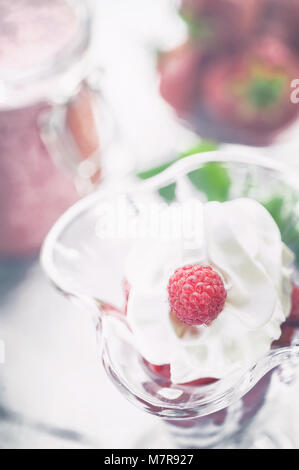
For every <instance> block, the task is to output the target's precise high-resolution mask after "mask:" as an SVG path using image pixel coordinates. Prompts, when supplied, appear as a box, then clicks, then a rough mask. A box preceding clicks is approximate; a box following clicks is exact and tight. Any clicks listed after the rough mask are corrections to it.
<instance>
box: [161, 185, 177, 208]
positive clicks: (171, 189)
mask: <svg viewBox="0 0 299 470" xmlns="http://www.w3.org/2000/svg"><path fill="white" fill-rule="evenodd" d="M175 190H176V183H172V184H170V185H169V186H165V187H164V188H161V189H159V194H160V196H161V197H162V198H163V199H164V200H165V201H166V202H167V203H169V204H170V203H171V202H173V201H175Z"/></svg>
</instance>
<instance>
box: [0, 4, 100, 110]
mask: <svg viewBox="0 0 299 470" xmlns="http://www.w3.org/2000/svg"><path fill="white" fill-rule="evenodd" d="M90 35H91V18H90V12H89V9H88V7H87V4H86V2H85V1H84V0H51V1H48V0H38V1H37V0H14V1H13V2H12V1H11V0H0V106H1V107H2V108H3V107H6V108H14V107H15V106H16V105H18V106H20V104H24V105H26V104H30V103H31V102H33V101H39V100H40V99H41V98H45V97H46V96H48V95H49V93H50V92H51V91H53V92H54V90H53V87H52V86H51V82H53V85H54V79H57V78H58V77H61V76H62V75H65V74H67V73H68V71H69V69H70V68H72V69H73V67H75V68H76V67H77V69H78V62H80V61H81V60H82V57H83V56H84V53H85V52H86V50H87V49H88V46H89V43H90ZM78 72H79V70H77V73H75V74H74V73H73V74H72V75H73V80H74V79H75V78H77V81H78V80H79V79H80V77H78ZM56 85H57V80H56ZM68 87H69V86H68Z"/></svg>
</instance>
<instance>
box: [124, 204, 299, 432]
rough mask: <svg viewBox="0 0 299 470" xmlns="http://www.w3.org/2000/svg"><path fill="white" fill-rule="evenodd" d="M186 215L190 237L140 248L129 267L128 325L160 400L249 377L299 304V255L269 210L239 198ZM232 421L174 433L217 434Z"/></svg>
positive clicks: (256, 390)
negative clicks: (173, 392) (172, 390)
mask: <svg viewBox="0 0 299 470" xmlns="http://www.w3.org/2000/svg"><path fill="white" fill-rule="evenodd" d="M187 206H188V209H189V212H188V213H189V214H190V213H191V214H193V216H192V217H191V220H192V223H191V225H190V224H189V225H188V229H187V230H185V231H182V232H180V236H175V237H173V236H172V235H173V234H172V232H171V230H170V231H169V232H167V233H168V236H166V237H165V232H164V236H163V237H162V239H151V240H150V239H144V240H139V241H138V243H136V244H135V245H134V247H133V248H132V249H131V252H130V254H129V256H128V259H127V264H126V281H125V293H126V315H127V321H128V324H129V326H130V329H131V331H132V334H133V338H134V342H135V345H136V348H137V349H138V351H139V352H140V354H141V356H142V358H143V361H144V364H145V368H146V370H147V373H148V376H149V380H150V381H152V382H149V383H147V384H145V387H146V389H147V391H148V390H151V391H152V392H153V393H155V390H156V389H157V390H158V387H159V386H163V387H167V386H171V384H176V387H180V386H183V387H186V386H187V387H188V388H189V387H201V386H206V385H211V384H213V383H215V382H217V381H218V380H219V379H222V378H225V377H227V376H229V374H232V373H234V372H236V371H238V370H241V369H246V368H249V367H250V366H252V365H253V364H254V363H255V362H256V361H258V360H259V359H260V358H261V357H263V356H264V355H266V354H267V353H268V352H269V351H270V349H271V347H272V345H273V343H274V342H275V341H278V340H279V339H280V338H282V330H281V326H282V325H284V324H285V322H286V321H288V319H289V318H290V317H289V315H290V312H291V300H292V297H293V300H294V296H295V297H296V299H297V300H298V297H299V296H298V293H297V290H296V289H297V288H294V290H293V294H292V288H293V287H292V282H291V276H292V272H293V269H292V264H293V261H294V256H293V253H292V252H291V251H290V250H289V249H288V248H287V247H286V245H285V244H284V243H283V242H282V240H281V235H280V231H279V229H278V227H277V225H276V223H275V221H274V220H273V218H272V217H271V215H270V214H269V212H268V211H267V210H266V209H265V208H264V207H263V206H262V205H260V204H259V203H258V202H256V201H254V200H252V199H247V198H242V199H236V200H233V201H229V202H224V203H220V202H208V203H206V204H202V203H200V202H198V201H195V200H194V201H193V200H189V202H188V204H187ZM187 206H186V207H187ZM163 210H164V211H166V212H165V213H164V219H167V209H163ZM190 211H191V212H190ZM170 219H171V217H169V219H168V220H170ZM183 220H184V218H183V217H182V218H181V221H183ZM189 222H190V221H189ZM178 223H179V221H178ZM182 226H183V227H182V228H184V223H183V222H182ZM294 305H295V304H293V309H292V311H293V312H297V310H298V302H297V304H296V305H297V307H296V306H294ZM297 313H298V312H297ZM290 339H291V338H289V340H290ZM270 380H271V373H269V374H267V375H266V376H265V377H264V378H263V379H262V380H261V381H260V382H259V383H258V384H257V385H256V386H255V387H253V389H252V390H251V391H250V392H248V393H247V394H246V395H245V396H244V397H243V399H242V411H241V412H240V416H239V418H238V419H239V422H240V423H243V422H244V421H246V420H247V419H249V418H252V417H253V416H254V415H255V413H256V412H257V411H258V409H259V408H260V407H261V405H262V404H263V402H264V399H265V395H266V392H267V389H268V386H269V384H270ZM155 384H157V385H155ZM227 413H228V409H224V410H221V411H219V412H216V413H213V414H212V415H211V416H207V417H202V418H195V419H190V420H189V419H188V420H184V421H178V422H176V421H172V422H171V423H170V424H172V425H175V426H179V427H193V426H198V425H205V424H207V423H208V422H209V423H210V422H212V423H213V425H220V424H222V423H223V422H224V421H225V419H226V416H227Z"/></svg>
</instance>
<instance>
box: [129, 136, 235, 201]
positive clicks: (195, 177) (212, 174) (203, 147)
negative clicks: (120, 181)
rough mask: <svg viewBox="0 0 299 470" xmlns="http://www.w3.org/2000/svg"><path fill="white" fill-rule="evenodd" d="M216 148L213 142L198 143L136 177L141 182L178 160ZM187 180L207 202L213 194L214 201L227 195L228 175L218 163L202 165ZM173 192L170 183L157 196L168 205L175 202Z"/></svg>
mask: <svg viewBox="0 0 299 470" xmlns="http://www.w3.org/2000/svg"><path fill="white" fill-rule="evenodd" d="M218 148H219V145H218V144H216V143H215V142H211V141H208V140H204V141H202V142H199V143H198V144H197V145H195V146H194V147H192V148H191V149H190V150H188V151H187V152H183V153H181V154H180V155H179V156H178V157H177V158H175V159H173V160H171V161H169V162H167V163H164V164H162V165H159V166H157V167H154V168H151V169H149V170H146V171H143V172H140V173H138V174H137V177H138V178H140V179H142V180H146V179H148V178H152V177H153V176H156V175H158V174H159V173H162V172H163V171H164V170H167V168H169V167H170V166H171V165H173V164H174V163H176V162H178V161H179V160H182V159H183V158H187V157H189V156H191V155H195V154H197V153H204V152H212V151H214V150H217V149H218ZM189 178H190V181H191V182H192V183H193V184H194V185H195V187H196V188H197V189H198V190H200V191H202V192H204V193H205V194H206V196H207V198H208V199H209V200H210V198H211V197H212V195H213V194H215V197H216V200H223V197H224V196H223V195H224V194H228V190H229V187H228V185H229V186H230V181H229V177H228V173H227V171H226V170H225V169H224V168H223V167H222V166H221V165H220V164H218V163H215V164H213V165H212V166H211V164H207V165H204V166H203V168H201V169H199V170H195V171H194V172H192V173H191V174H190V175H189ZM228 182H229V183H228ZM218 185H219V188H218V190H216V187H217V186H218ZM175 190H176V184H175V183H172V184H170V185H169V186H166V187H165V188H161V189H160V190H159V194H160V196H161V197H162V198H163V199H164V200H165V201H166V202H167V203H170V202H173V201H174V200H175Z"/></svg>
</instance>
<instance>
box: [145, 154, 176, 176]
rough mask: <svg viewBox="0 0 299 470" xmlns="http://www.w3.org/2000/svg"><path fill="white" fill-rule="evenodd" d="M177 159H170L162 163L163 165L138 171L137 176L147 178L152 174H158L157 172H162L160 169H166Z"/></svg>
mask: <svg viewBox="0 0 299 470" xmlns="http://www.w3.org/2000/svg"><path fill="white" fill-rule="evenodd" d="M176 161H177V159H175V160H172V161H170V162H168V163H164V164H163V165H159V166H157V167H155V168H151V169H150V170H146V171H142V172H140V173H137V177H138V178H140V179H141V180H147V179H149V178H152V177H153V176H156V175H159V173H162V171H164V170H167V168H169V167H170V166H171V165H173V163H175V162H176Z"/></svg>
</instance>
